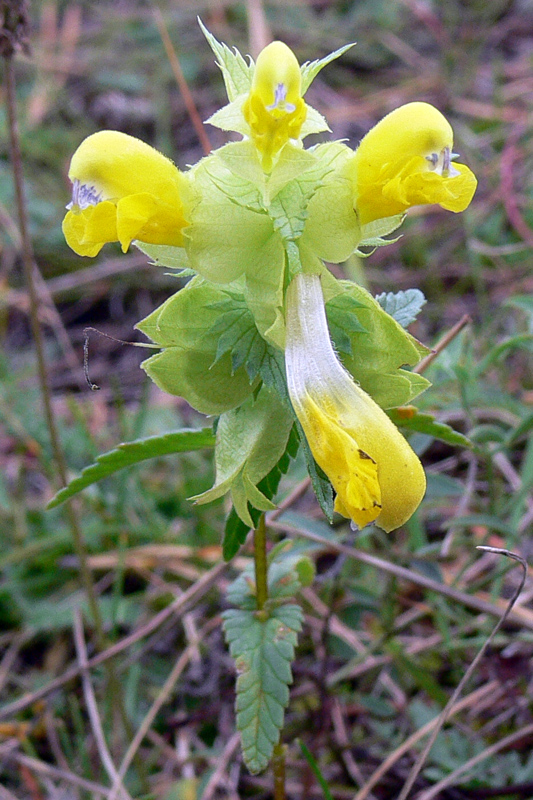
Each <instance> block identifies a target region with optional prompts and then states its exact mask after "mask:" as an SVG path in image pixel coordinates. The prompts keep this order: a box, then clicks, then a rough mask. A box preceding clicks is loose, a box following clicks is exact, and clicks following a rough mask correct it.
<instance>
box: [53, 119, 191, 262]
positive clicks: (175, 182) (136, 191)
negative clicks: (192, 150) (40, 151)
mask: <svg viewBox="0 0 533 800" xmlns="http://www.w3.org/2000/svg"><path fill="white" fill-rule="evenodd" d="M69 177H70V179H71V181H72V183H73V195H72V203H71V204H70V209H71V210H70V211H69V213H68V214H67V218H66V219H65V225H64V228H65V230H66V233H65V235H66V236H67V233H68V236H67V242H68V243H69V245H70V246H71V247H73V249H74V250H75V251H76V252H78V253H80V254H83V255H93V254H96V253H97V252H99V250H100V249H101V247H102V245H103V244H105V243H106V242H112V241H117V240H118V241H119V242H120V243H121V245H122V249H123V250H124V251H126V250H127V248H128V247H129V245H130V243H131V242H132V240H133V239H139V240H140V241H144V242H148V243H151V244H168V245H177V246H181V245H182V244H183V235H182V230H183V228H184V227H185V226H186V225H187V221H186V219H185V217H184V212H183V202H182V199H181V193H182V191H183V188H184V180H185V179H184V178H183V176H182V175H181V174H180V173H179V171H178V169H177V168H176V167H175V166H174V164H173V163H172V162H171V161H170V160H169V159H168V158H166V157H165V156H163V155H162V154H161V153H159V152H158V151H157V150H154V148H153V147H150V146H149V145H147V144H145V143H144V142H142V141H140V140H139V139H135V138H134V137H133V136H128V135H127V134H125V133H120V132H118V131H100V132H98V133H95V134H93V135H92V136H89V137H88V138H87V139H85V141H83V142H82V144H81V145H80V146H79V148H78V149H77V150H76V152H75V153H74V156H73V157H72V162H71V165H70V170H69ZM74 217H77V219H76V220H74ZM97 244H98V245H99V246H98V248H97ZM76 248H77V249H76ZM82 251H83V252H82Z"/></svg>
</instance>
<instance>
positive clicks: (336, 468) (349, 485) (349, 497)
mask: <svg viewBox="0 0 533 800" xmlns="http://www.w3.org/2000/svg"><path fill="white" fill-rule="evenodd" d="M298 416H299V419H300V422H302V425H303V428H304V431H305V435H306V439H307V441H308V443H309V447H310V448H311V452H312V453H313V457H314V459H315V461H316V462H317V464H318V465H319V466H320V467H321V469H323V470H324V472H325V473H326V475H327V476H328V478H329V479H330V481H331V485H332V486H333V488H334V489H335V491H336V493H337V497H336V499H335V510H336V511H338V512H339V513H340V514H342V515H343V516H345V517H350V518H351V519H353V520H354V522H355V523H356V524H357V525H358V526H359V527H360V528H363V527H364V526H365V525H368V523H369V522H373V520H375V519H376V517H377V516H378V515H379V513H380V511H381V489H380V485H379V481H378V468H377V464H376V462H375V461H374V460H373V459H372V458H370V456H368V455H367V453H365V452H364V451H363V450H361V448H360V447H358V444H357V442H356V441H355V439H354V438H352V437H351V436H350V435H349V434H348V433H347V432H346V431H345V430H343V428H341V427H340V425H339V422H338V420H336V419H335V418H333V417H330V416H329V415H328V414H327V413H325V412H324V409H323V408H320V407H319V406H318V405H317V403H316V402H315V401H314V400H312V399H311V397H310V396H308V397H305V398H304V399H303V402H302V408H301V413H300V414H299V415H298Z"/></svg>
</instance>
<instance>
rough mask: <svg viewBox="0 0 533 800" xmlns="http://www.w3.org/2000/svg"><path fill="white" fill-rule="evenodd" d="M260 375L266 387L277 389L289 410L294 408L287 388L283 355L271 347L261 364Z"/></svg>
mask: <svg viewBox="0 0 533 800" xmlns="http://www.w3.org/2000/svg"><path fill="white" fill-rule="evenodd" d="M260 375H261V378H262V379H263V383H264V384H265V386H267V387H268V388H269V389H275V390H276V392H277V393H278V395H279V397H280V399H281V400H282V402H283V403H284V404H285V405H286V406H287V408H292V405H291V401H290V397H289V390H288V388H287V377H286V374H285V358H284V355H283V353H281V352H280V351H279V350H275V349H274V348H273V347H269V348H268V349H267V352H266V354H265V358H264V359H263V362H262V364H261V368H260Z"/></svg>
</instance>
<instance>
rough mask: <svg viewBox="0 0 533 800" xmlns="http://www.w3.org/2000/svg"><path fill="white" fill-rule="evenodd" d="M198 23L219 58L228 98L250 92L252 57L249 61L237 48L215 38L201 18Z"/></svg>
mask: <svg viewBox="0 0 533 800" xmlns="http://www.w3.org/2000/svg"><path fill="white" fill-rule="evenodd" d="M198 24H199V25H200V28H201V29H202V33H203V34H204V36H205V38H206V39H207V42H208V44H209V46H210V48H211V50H212V51H213V53H214V54H215V56H216V58H217V62H216V63H217V65H218V66H219V67H220V69H221V71H222V77H223V78H224V84H225V86H226V92H227V93H228V99H229V100H230V101H232V100H235V98H236V97H238V96H239V95H241V94H243V93H246V92H249V91H250V87H251V85H252V77H253V72H254V63H253V61H252V59H250V62H249V63H248V62H247V61H245V59H244V58H243V57H242V56H241V54H240V53H239V51H238V50H237V48H234V49H233V50H230V48H229V47H228V46H227V45H226V44H224V43H223V42H219V41H218V39H215V37H214V36H213V34H212V33H210V32H209V31H208V30H207V28H206V27H205V25H204V24H203V22H202V21H201V19H198Z"/></svg>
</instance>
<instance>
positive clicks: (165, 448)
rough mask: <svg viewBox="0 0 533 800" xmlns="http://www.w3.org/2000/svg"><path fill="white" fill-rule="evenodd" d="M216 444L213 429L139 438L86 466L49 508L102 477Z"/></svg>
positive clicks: (174, 432)
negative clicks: (136, 465)
mask: <svg viewBox="0 0 533 800" xmlns="http://www.w3.org/2000/svg"><path fill="white" fill-rule="evenodd" d="M214 445H215V435H214V433H213V431H212V430H211V428H204V429H202V430H199V431H195V430H181V431H173V432H172V433H165V434H163V435H161V436H149V437H148V438H146V439H137V440H136V441H134V442H122V443H121V444H119V445H118V446H117V447H115V448H114V449H113V450H109V452H107V453H102V454H101V455H99V456H98V457H97V459H96V462H95V463H94V464H90V465H89V466H88V467H85V469H84V470H82V472H81V475H80V476H79V477H78V478H74V479H73V480H72V481H70V483H69V484H68V486H65V487H64V488H63V489H61V490H60V491H59V492H58V493H57V494H56V495H55V497H53V498H52V500H50V502H49V503H48V508H54V507H55V506H58V505H60V504H61V503H64V502H65V500H68V499H69V498H70V497H73V496H74V495H75V494H78V492H81V491H82V490H83V489H86V488H87V486H91V485H92V484H93V483H96V482H97V481H100V480H102V479H103V478H108V477H109V476H110V475H113V474H114V473H115V472H118V471H119V470H121V469H125V468H126V467H131V466H133V465H134V464H138V463H140V462H141V461H146V459H148V458H159V457H160V456H167V455H171V454H172V453H187V452H190V451H191V450H201V449H203V448H205V447H214Z"/></svg>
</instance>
